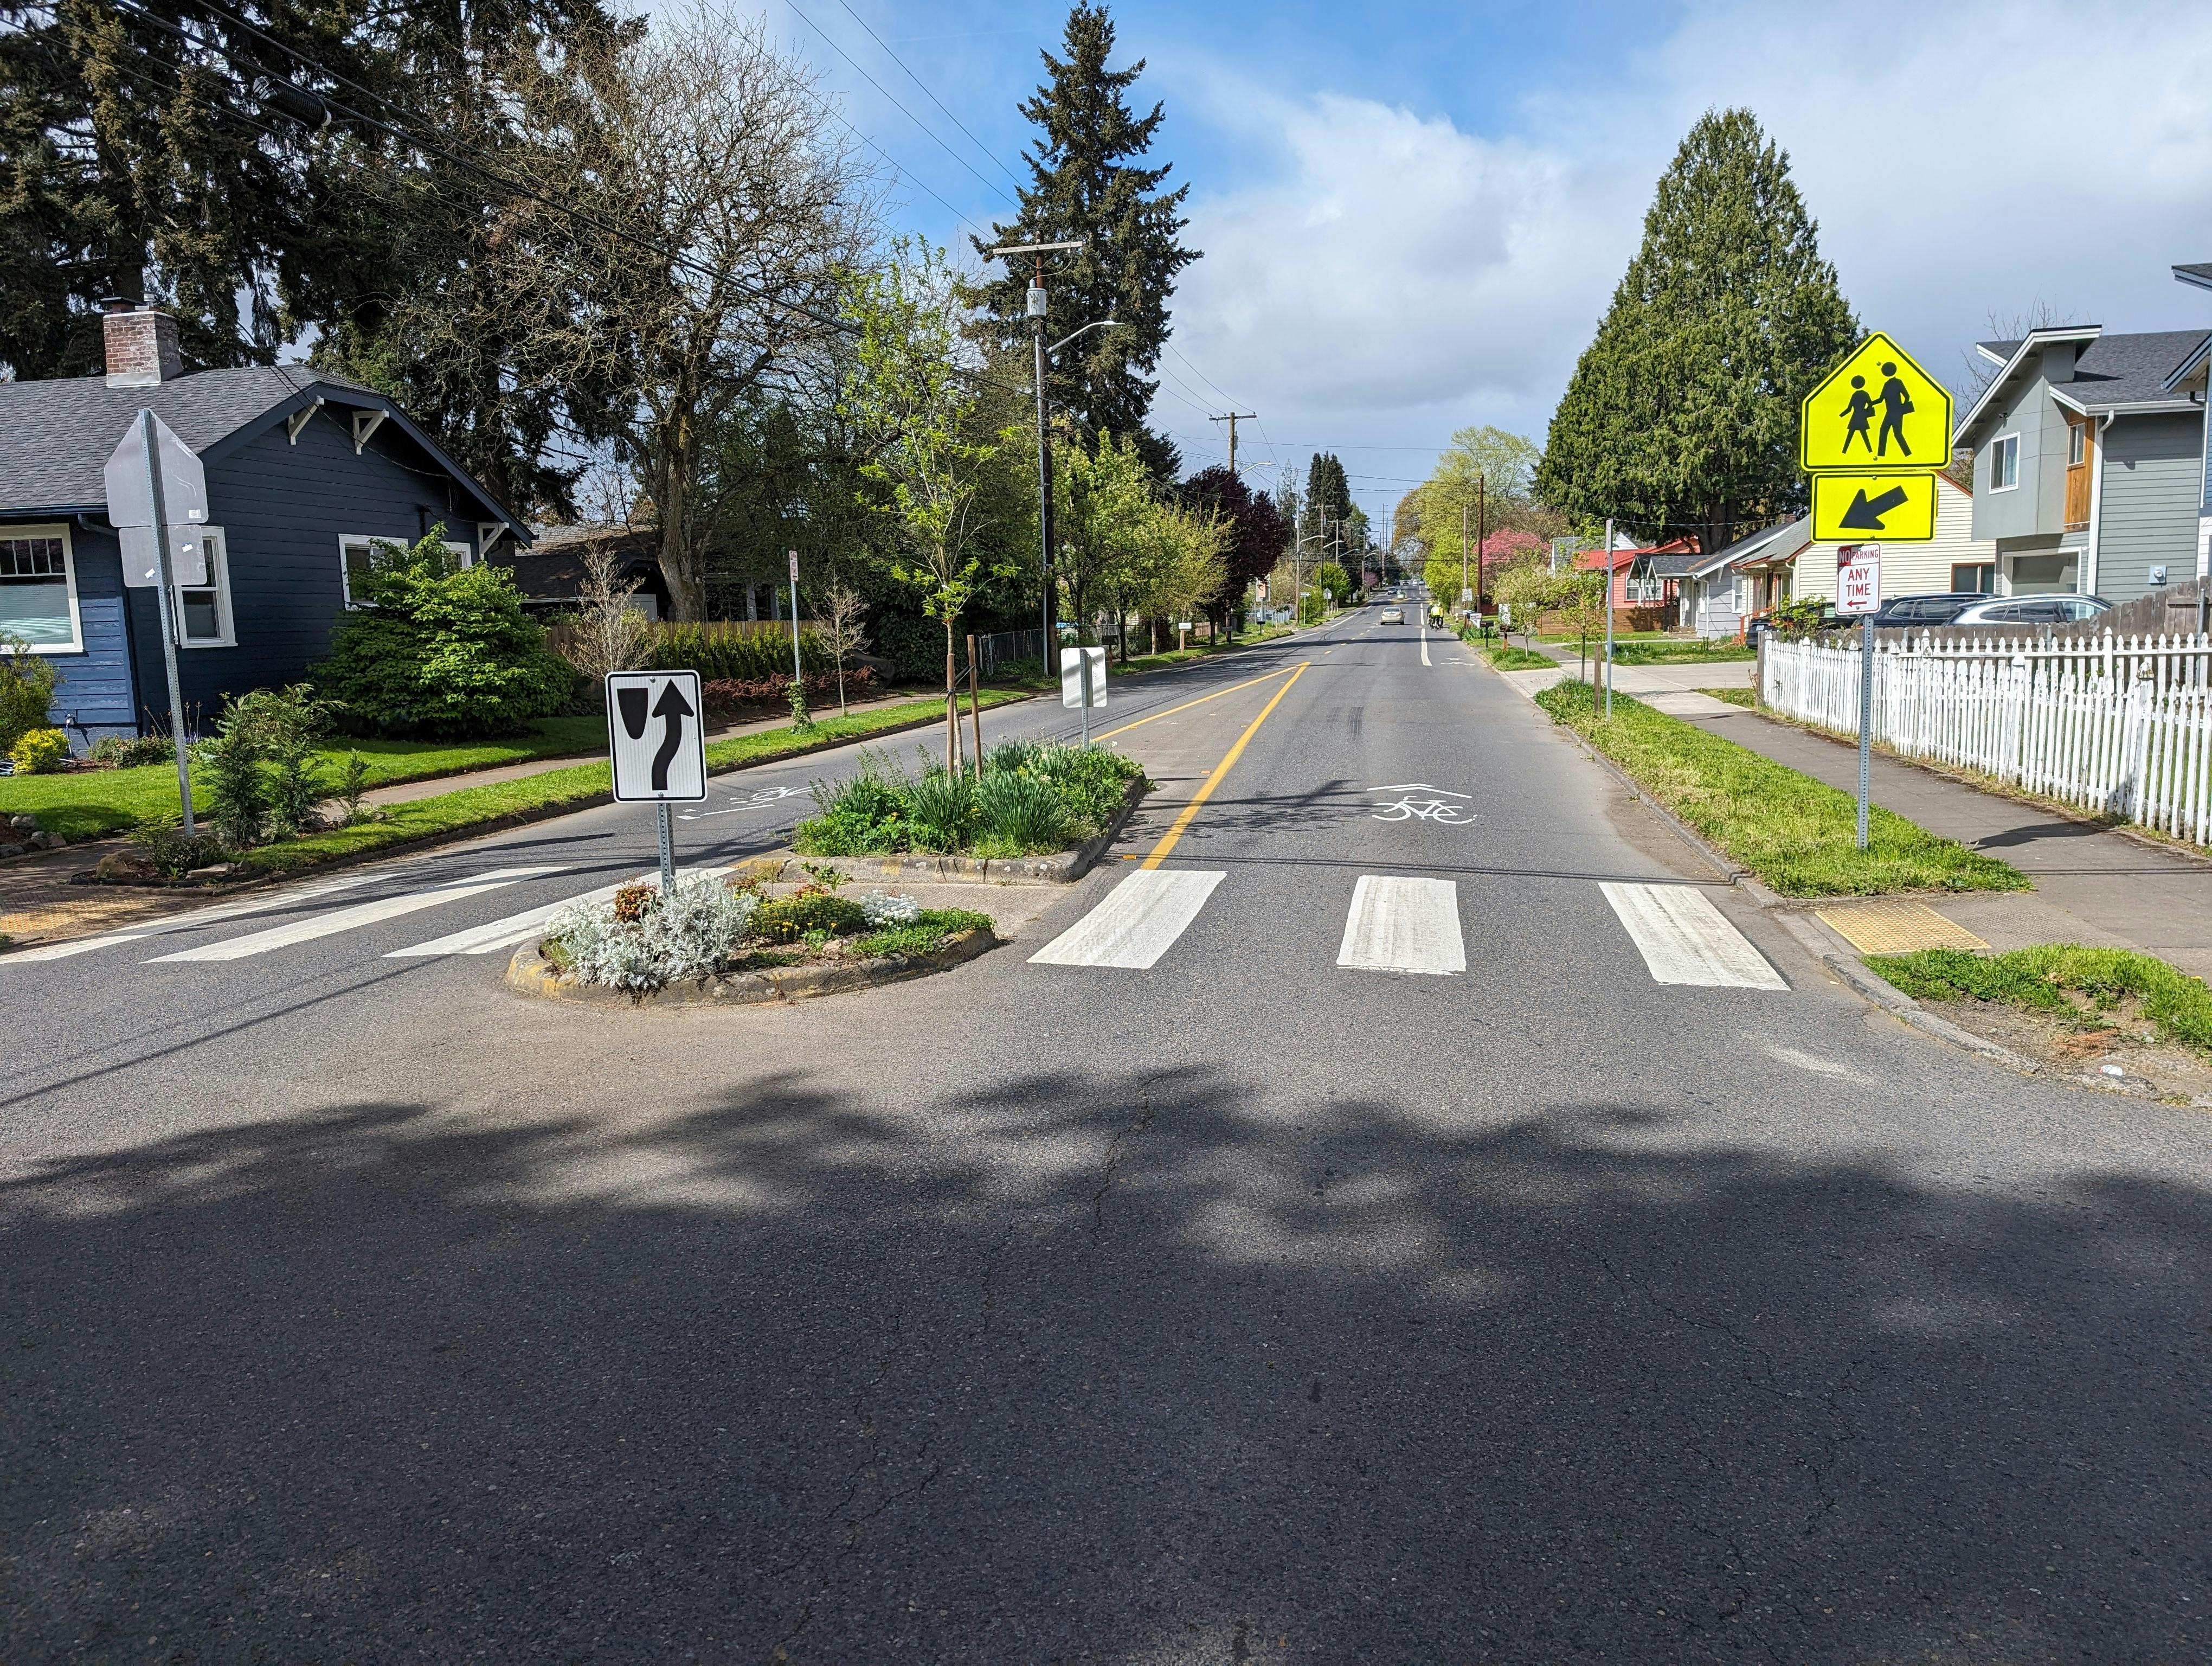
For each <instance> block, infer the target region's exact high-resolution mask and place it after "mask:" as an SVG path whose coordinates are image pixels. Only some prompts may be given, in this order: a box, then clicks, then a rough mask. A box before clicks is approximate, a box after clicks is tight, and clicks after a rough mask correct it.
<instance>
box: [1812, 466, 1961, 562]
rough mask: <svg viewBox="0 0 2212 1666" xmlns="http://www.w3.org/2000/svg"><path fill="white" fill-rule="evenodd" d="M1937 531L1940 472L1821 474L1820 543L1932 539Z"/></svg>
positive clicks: (1816, 524)
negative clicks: (1937, 474)
mask: <svg viewBox="0 0 2212 1666" xmlns="http://www.w3.org/2000/svg"><path fill="white" fill-rule="evenodd" d="M1935 536H1936V475H1935V471H1933V470H1921V471H1916V472H1914V473H1911V474H1835V473H1827V474H1816V475H1814V477H1813V542H1814V543H1815V544H1869V543H1875V542H1882V543H1888V544H1926V543H1928V542H1929V541H1930V540H1931V539H1933V538H1935Z"/></svg>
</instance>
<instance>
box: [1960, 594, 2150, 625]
mask: <svg viewBox="0 0 2212 1666" xmlns="http://www.w3.org/2000/svg"><path fill="white" fill-rule="evenodd" d="M2111 611H2112V603H2110V602H2108V601H2106V599H2104V598H2103V597H2102V596H1985V597H1984V598H1983V599H1981V600H1980V601H1978V602H1976V603H1975V604H1974V605H1972V607H1969V608H1966V609H1964V610H1962V611H1960V612H1959V613H1958V614H1957V615H1956V616H1954V617H1953V618H1952V620H1951V623H1953V624H1957V625H1970V624H2075V623H2079V622H2080V621H2081V620H2083V619H2093V618H2095V617H2097V615H2099V614H2100V613H2109V612H2111Z"/></svg>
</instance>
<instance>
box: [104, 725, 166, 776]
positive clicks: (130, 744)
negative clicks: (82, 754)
mask: <svg viewBox="0 0 2212 1666" xmlns="http://www.w3.org/2000/svg"><path fill="white" fill-rule="evenodd" d="M88 756H89V757H91V759H92V761H93V762H94V763H110V764H112V765H114V766H115V768H117V769H137V768H138V767H139V766H140V765H141V764H146V763H170V762H172V761H173V760H174V759H175V757H176V756H177V747H176V743H175V742H173V741H172V740H171V739H169V737H168V736H167V735H165V734H134V735H121V734H104V735H102V736H100V739H97V740H95V741H94V742H93V743H92V751H91V752H90V753H89V754H88Z"/></svg>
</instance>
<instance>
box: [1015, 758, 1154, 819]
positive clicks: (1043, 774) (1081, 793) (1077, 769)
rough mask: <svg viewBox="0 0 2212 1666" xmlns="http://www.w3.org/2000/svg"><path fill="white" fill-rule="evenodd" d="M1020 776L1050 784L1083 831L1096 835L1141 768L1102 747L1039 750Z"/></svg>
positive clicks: (1130, 760) (1111, 816)
mask: <svg viewBox="0 0 2212 1666" xmlns="http://www.w3.org/2000/svg"><path fill="white" fill-rule="evenodd" d="M1021 769H1022V773H1024V775H1034V776H1036V777H1037V778H1038V779H1039V780H1042V781H1048V782H1049V783H1050V784H1051V787H1052V789H1053V791H1054V793H1057V794H1058V795H1059V797H1060V799H1061V800H1062V801H1063V802H1065V803H1066V806H1067V807H1068V810H1069V812H1070V813H1071V815H1072V816H1073V818H1074V820H1075V822H1076V823H1077V824H1079V826H1080V827H1082V828H1084V829H1086V830H1091V831H1096V830H1097V829H1099V828H1101V827H1103V826H1104V825H1105V824H1107V822H1109V820H1111V819H1112V818H1113V815H1114V812H1115V811H1116V810H1119V809H1120V808H1121V800H1122V799H1123V798H1124V797H1125V796H1127V793H1128V790H1129V783H1130V782H1131V781H1135V780H1138V779H1139V778H1140V777H1141V776H1142V775H1144V773H1145V771H1144V768H1143V766H1142V765H1140V764H1139V763H1138V762H1137V761H1136V760H1135V759H1134V758H1132V757H1124V756H1123V755H1122V754H1121V753H1120V752H1115V751H1109V750H1107V749H1106V748H1105V747H1103V746H1091V747H1088V748H1085V747H1082V746H1038V747H1035V748H1032V749H1031V751H1030V756H1029V758H1028V760H1027V761H1026V762H1025V763H1023V764H1022V766H1021Z"/></svg>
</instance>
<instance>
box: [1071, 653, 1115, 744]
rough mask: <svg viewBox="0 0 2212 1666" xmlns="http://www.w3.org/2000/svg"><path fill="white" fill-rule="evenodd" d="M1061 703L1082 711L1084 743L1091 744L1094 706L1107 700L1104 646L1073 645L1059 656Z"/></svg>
mask: <svg viewBox="0 0 2212 1666" xmlns="http://www.w3.org/2000/svg"><path fill="white" fill-rule="evenodd" d="M1070 655H1073V657H1072V658H1071V657H1070ZM1105 703H1106V650H1105V649H1104V648H1072V649H1070V650H1069V652H1068V653H1067V654H1061V655H1060V704H1061V705H1062V706H1064V707H1068V708H1075V709H1079V710H1080V711H1081V712H1082V713H1083V744H1084V745H1085V747H1086V748H1088V747H1089V746H1090V745H1091V708H1092V707H1093V706H1103V705H1104V704H1105Z"/></svg>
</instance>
